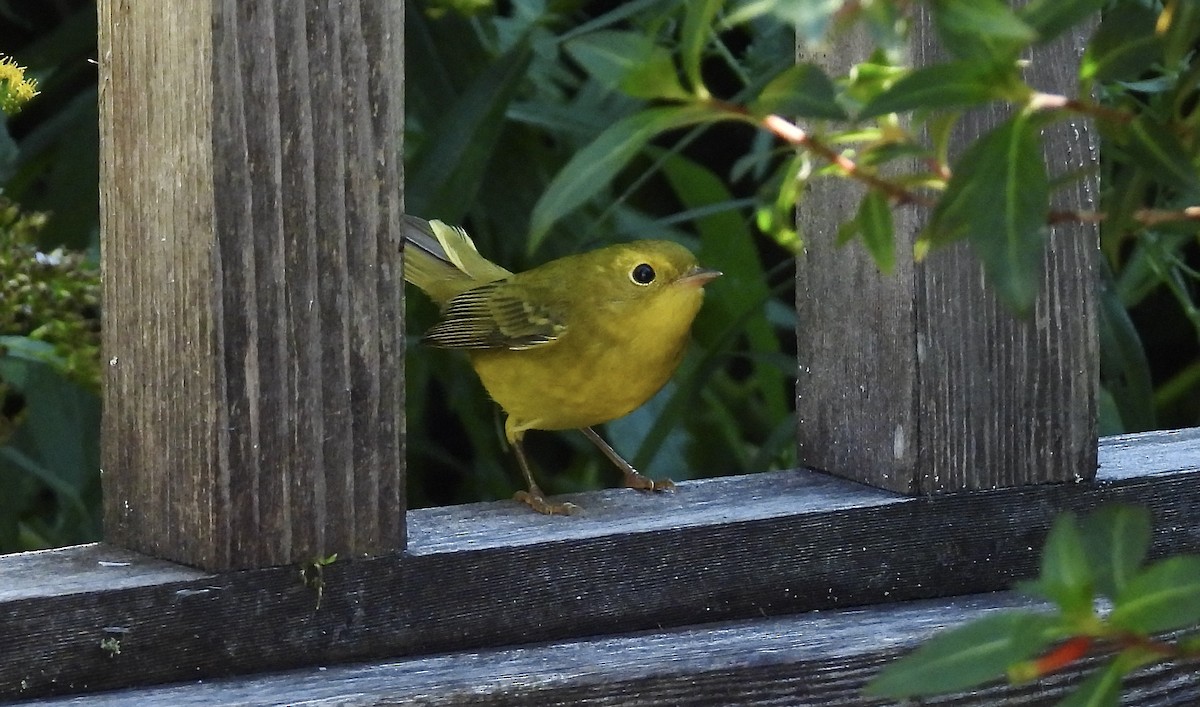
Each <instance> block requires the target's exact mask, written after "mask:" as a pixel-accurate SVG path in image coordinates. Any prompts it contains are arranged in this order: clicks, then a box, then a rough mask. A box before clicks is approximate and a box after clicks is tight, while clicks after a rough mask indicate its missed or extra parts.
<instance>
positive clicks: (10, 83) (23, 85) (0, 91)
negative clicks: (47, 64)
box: [0, 54, 38, 115]
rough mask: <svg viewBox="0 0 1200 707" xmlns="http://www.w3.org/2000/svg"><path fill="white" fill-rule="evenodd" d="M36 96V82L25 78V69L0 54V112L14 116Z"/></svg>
mask: <svg viewBox="0 0 1200 707" xmlns="http://www.w3.org/2000/svg"><path fill="white" fill-rule="evenodd" d="M36 95H38V90H37V80H36V79H27V78H25V67H23V66H17V62H15V61H13V60H12V59H11V58H10V57H7V56H4V55H2V54H0V111H4V112H5V113H7V114H8V115H16V114H17V112H18V111H20V110H21V107H22V106H24V105H25V104H26V103H28V102H29V101H30V99H32V98H33V97H34V96H36Z"/></svg>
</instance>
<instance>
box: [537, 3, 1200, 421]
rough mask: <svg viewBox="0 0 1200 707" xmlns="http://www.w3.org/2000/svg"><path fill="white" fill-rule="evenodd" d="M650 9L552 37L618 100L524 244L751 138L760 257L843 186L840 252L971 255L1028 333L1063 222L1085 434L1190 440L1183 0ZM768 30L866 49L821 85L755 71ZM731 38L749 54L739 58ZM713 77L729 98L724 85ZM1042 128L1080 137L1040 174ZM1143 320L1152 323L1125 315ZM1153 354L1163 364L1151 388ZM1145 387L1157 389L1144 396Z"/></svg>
mask: <svg viewBox="0 0 1200 707" xmlns="http://www.w3.org/2000/svg"><path fill="white" fill-rule="evenodd" d="M645 7H646V4H639V3H631V4H629V6H627V7H626V8H625V9H623V10H622V11H621V19H622V20H625V21H626V24H624V25H620V26H617V25H614V24H613V23H612V22H611V21H609V20H607V19H606V18H600V19H598V20H597V21H596V22H593V23H584V25H583V26H581V27H578V28H575V29H572V30H570V31H567V32H564V33H562V34H561V35H560V38H561V39H562V41H561V42H559V43H558V45H557V46H558V48H559V49H560V53H561V54H564V55H566V57H568V58H569V59H570V61H571V62H572V63H573V64H575V65H577V66H578V67H580V68H581V69H582V70H583V71H585V72H586V73H587V75H588V77H589V78H590V79H591V81H590V82H589V83H588V84H583V85H587V86H592V85H594V84H599V85H600V86H603V87H605V88H606V89H607V90H608V91H609V92H610V94H609V95H611V94H618V95H619V96H621V97H624V99H625V100H624V101H622V102H620V103H619V104H617V105H619V109H618V110H615V111H614V112H613V114H612V117H611V118H610V120H608V121H607V122H606V124H605V125H604V127H603V129H602V130H600V131H599V132H598V133H596V134H595V135H594V136H593V137H592V138H591V139H590V140H587V141H581V142H580V143H579V146H578V148H577V149H576V151H575V152H574V153H573V155H572V157H571V159H570V160H568V161H567V162H565V163H564V164H562V165H561V167H560V168H559V169H558V171H557V172H556V173H555V174H554V176H553V178H552V179H551V180H550V181H549V183H548V184H547V185H546V188H545V191H544V193H542V195H541V196H540V197H539V198H538V200H537V202H536V204H534V206H533V211H532V218H531V220H530V224H529V229H530V232H531V236H530V245H531V247H537V246H538V245H539V244H541V243H542V242H543V241H544V240H545V239H546V238H547V234H549V233H550V232H552V231H554V232H555V233H562V232H563V231H564V230H570V229H571V228H572V226H570V225H569V222H570V221H573V220H574V219H575V218H576V217H577V216H578V214H579V211H580V209H581V208H585V207H586V206H588V205H595V204H597V203H603V202H604V201H605V200H606V199H608V198H610V197H609V196H608V190H610V188H611V186H612V184H613V183H614V182H615V181H619V180H620V179H621V177H622V175H625V174H628V172H629V170H630V169H631V165H634V164H636V162H637V160H639V159H640V158H643V157H644V156H645V154H646V148H647V146H650V145H654V144H660V143H662V142H663V141H669V142H672V143H674V144H675V145H677V146H678V145H685V144H687V143H688V142H689V141H691V140H694V139H696V137H697V136H700V135H707V134H713V133H714V132H715V131H718V130H721V129H722V127H723V126H724V125H725V124H727V123H740V124H748V125H751V126H753V127H754V128H755V129H757V130H759V131H761V132H760V135H759V138H756V140H755V142H754V143H753V147H752V149H750V150H748V151H747V152H746V153H745V154H744V155H743V156H742V157H741V158H740V159H739V160H738V161H737V162H736V164H734V166H733V168H731V169H730V170H729V177H730V178H731V179H737V178H739V177H741V176H745V175H751V176H752V177H753V178H754V179H755V180H757V182H758V184H759V187H760V188H759V189H758V191H757V193H756V194H755V199H754V205H753V207H752V210H753V214H754V223H755V225H756V226H757V227H758V228H759V229H761V230H762V231H763V232H765V233H766V234H767V235H769V236H770V237H772V238H773V239H774V240H775V241H776V242H778V243H780V244H783V245H785V246H787V247H789V248H792V249H798V248H799V247H800V246H801V243H802V242H803V234H802V233H800V232H799V231H798V230H797V228H796V225H795V218H794V216H795V213H796V210H797V209H799V211H800V213H801V215H802V216H803V213H804V212H805V211H806V210H807V209H820V208H822V205H821V204H808V203H806V201H805V198H804V197H805V193H806V191H807V189H806V185H807V184H808V183H809V182H810V181H811V180H812V179H816V178H840V179H844V180H847V181H849V182H853V183H856V184H857V185H859V187H858V188H861V189H862V197H861V203H860V206H859V208H858V210H857V211H856V212H855V213H853V214H848V215H847V218H846V221H845V222H844V223H843V224H842V226H841V228H840V229H839V241H840V242H841V243H849V242H853V241H857V242H859V243H861V245H862V247H865V248H866V249H867V250H868V251H869V252H870V253H871V255H872V256H873V257H874V260H875V263H876V264H877V266H878V267H879V269H880V271H881V272H883V273H891V272H892V271H893V270H894V269H895V268H896V266H897V263H898V262H901V261H900V259H901V258H908V257H910V255H909V253H906V252H904V251H905V250H910V251H911V257H914V258H916V259H917V260H922V259H924V258H926V257H934V256H931V255H930V254H931V253H932V252H933V251H936V250H937V249H940V248H946V247H950V246H953V245H955V244H958V243H960V242H965V243H966V244H967V245H968V246H969V247H970V248H971V250H972V251H973V252H974V254H975V255H976V256H977V258H978V259H979V261H980V263H981V264H982V266H983V269H984V272H985V274H986V276H987V281H988V282H989V283H990V284H991V285H992V287H993V289H994V291H995V292H996V294H997V296H998V297H999V298H1000V299H1001V300H1003V301H1004V302H1005V303H1007V304H1008V305H1009V306H1010V307H1011V308H1012V309H1013V311H1015V312H1016V313H1018V314H1021V315H1029V314H1030V313H1031V312H1032V310H1033V307H1034V303H1035V301H1036V299H1037V297H1038V293H1039V288H1040V286H1041V282H1042V280H1043V278H1044V272H1043V269H1044V262H1045V259H1044V254H1043V251H1044V249H1045V247H1046V245H1047V243H1048V242H1049V239H1050V238H1051V237H1057V238H1064V237H1075V236H1071V235H1070V234H1068V233H1067V232H1065V231H1062V230H1061V228H1056V227H1059V226H1062V225H1064V224H1070V223H1099V224H1100V235H1101V248H1102V253H1103V255H1104V258H1103V261H1102V262H1101V263H1100V273H1101V277H1102V293H1101V299H1102V301H1101V306H1100V312H1099V313H1100V320H1101V321H1100V330H1101V338H1102V349H1103V365H1102V380H1103V385H1104V387H1103V391H1102V395H1101V398H1102V400H1101V429H1102V432H1103V433H1105V434H1114V433H1118V432H1122V431H1131V430H1143V429H1153V428H1155V427H1157V426H1159V424H1160V418H1164V419H1166V420H1170V422H1169V424H1171V425H1175V426H1182V425H1188V424H1196V423H1197V422H1200V403H1197V402H1196V401H1198V400H1200V306H1198V304H1197V302H1198V290H1200V238H1198V233H1200V194H1198V193H1197V191H1196V185H1197V184H1198V183H1200V176H1198V174H1200V171H1198V167H1197V165H1198V163H1200V139H1198V135H1197V125H1198V123H1200V107H1198V106H1200V102H1198V101H1197V95H1198V93H1197V91H1198V89H1200V86H1198V83H1200V62H1198V61H1197V54H1196V52H1195V50H1194V47H1196V46H1197V42H1198V41H1200V9H1198V8H1197V5H1196V4H1195V3H1186V2H1173V1H1166V2H1159V1H1156V0H1038V1H1035V2H1029V3H1025V4H1021V5H1019V6H1018V7H1013V6H1010V4H1009V3H1006V2H1003V1H1002V0H925V2H920V3H914V2H908V1H901V0H871V1H869V2H840V1H838V0H827V1H825V2H803V3H799V2H791V1H788V0H755V1H753V2H751V1H748V0H747V1H742V2H736V1H734V2H725V3H722V2H688V3H658V4H656V5H655V6H654V7H655V9H656V14H655V17H654V18H653V19H652V20H646V19H645V18H642V16H641V14H639V13H640V11H639V10H638V9H637V8H643V9H644V8H645ZM926 18H928V19H926ZM918 23H924V24H923V25H922V30H923V31H925V33H926V34H933V35H936V38H937V43H938V45H939V46H940V51H941V54H940V55H939V53H938V50H929V49H927V48H926V49H921V50H920V52H919V55H920V56H922V59H921V63H916V62H914V60H913V58H912V55H913V54H914V53H915V52H914V51H912V50H909V49H908V47H909V44H910V42H911V41H913V39H912V38H913V37H914V36H917V35H916V34H915V29H916V27H917V25H918ZM780 26H782V27H786V28H788V29H791V30H794V31H795V33H796V34H797V35H798V36H799V37H800V40H801V44H802V51H801V55H802V57H814V56H820V55H821V54H822V53H823V52H827V51H828V49H829V46H833V45H838V44H839V42H841V41H842V38H844V37H852V36H860V37H861V36H863V35H866V36H869V37H870V39H871V41H872V42H873V44H874V46H875V49H874V51H872V52H870V54H869V55H868V56H866V57H864V58H863V60H861V61H858V62H856V63H854V64H852V65H851V66H849V67H848V68H846V69H845V70H844V71H840V72H838V73H833V72H830V71H829V70H828V67H827V66H825V65H824V64H825V63H824V61H815V60H807V61H805V60H802V61H801V63H799V64H794V63H792V62H790V61H786V62H782V63H780V62H777V61H776V62H772V61H764V60H763V54H761V53H759V52H758V51H756V48H757V47H758V46H766V45H769V44H771V42H770V41H767V39H766V38H768V37H770V36H772V32H773V31H775V30H776V29H778V28H779V27H780ZM926 30H927V31H926ZM746 35H748V36H750V37H752V39H751V40H750V48H749V49H748V50H746V51H744V52H740V53H739V52H738V51H736V50H735V47H734V45H735V44H736V43H737V42H738V38H740V37H743V36H746ZM922 36H923V35H922ZM760 40H762V41H760ZM851 43H853V42H851ZM1064 43H1069V44H1072V45H1074V46H1079V45H1080V44H1081V43H1082V46H1083V51H1082V54H1078V53H1076V54H1072V55H1071V57H1072V58H1066V56H1067V55H1066V54H1065V53H1063V52H1059V51H1058V49H1057V48H1060V47H1062V46H1064ZM774 49H776V50H781V49H780V47H779V46H777V45H775V46H774ZM1056 52H1057V53H1056ZM930 56H933V57H938V56H940V58H938V59H930V58H929V57H930ZM1074 57H1078V58H1077V59H1075V58H1074ZM776 58H778V55H777V57H776ZM1063 60H1066V61H1075V64H1074V65H1068V66H1067V67H1066V69H1067V71H1068V76H1069V79H1070V80H1069V81H1067V82H1066V83H1069V84H1071V85H1072V86H1071V88H1070V89H1069V92H1068V93H1056V92H1055V91H1057V90H1062V89H1061V87H1055V88H1053V89H1051V88H1048V87H1046V86H1043V85H1039V82H1043V81H1046V80H1048V76H1049V75H1050V74H1051V73H1053V72H1046V71H1039V70H1038V69H1040V68H1043V67H1045V66H1047V65H1048V62H1060V61H1063ZM1031 66H1032V67H1033V69H1034V70H1032V71H1031V69H1030V67H1031ZM1072 74H1073V75H1072ZM714 76H722V77H726V78H727V79H728V78H730V77H732V81H729V80H727V81H725V82H724V83H723V84H722V85H720V86H717V82H716V81H714V79H713V78H712V77H714ZM981 109H987V110H988V111H990V113H989V114H990V115H992V116H1002V117H993V118H992V123H993V124H992V125H991V126H990V127H988V128H987V129H985V130H983V131H982V132H981V133H979V134H977V136H975V137H972V138H968V137H966V132H967V128H966V127H964V124H965V121H964V120H963V119H964V118H965V117H970V119H971V121H972V122H977V118H975V117H974V116H977V115H979V114H980V111H981ZM797 119H799V120H801V121H803V124H801V123H798V122H793V121H795V120H797ZM1084 123H1087V124H1089V125H1090V127H1089V128H1088V129H1087V130H1086V131H1085V130H1083V129H1082V128H1081V125H1082V124H1084ZM681 131H685V132H683V136H682V137H676V136H678V135H679V134H680V132H681ZM1052 133H1057V134H1062V133H1073V134H1074V135H1075V138H1076V141H1075V148H1074V150H1075V153H1074V154H1071V155H1066V154H1062V155H1047V149H1048V145H1049V142H1048V141H1047V137H1046V136H1047V135H1049V134H1052ZM1097 148H1098V149H1099V154H1100V156H1101V158H1100V162H1099V164H1097V163H1096V160H1095V159H1094V154H1095V153H1094V151H1095V150H1096V149H1097ZM1089 153H1090V154H1089ZM1048 160H1049V162H1048ZM1097 176H1099V180H1098V182H1097ZM850 188H852V189H853V188H856V187H850ZM1068 190H1070V191H1073V192H1074V194H1075V195H1076V196H1075V197H1073V200H1074V201H1076V202H1078V201H1080V200H1082V201H1083V202H1084V203H1085V204H1087V206H1086V207H1085V208H1074V209H1063V208H1056V207H1055V204H1058V203H1063V202H1064V201H1065V202H1071V201H1072V199H1065V200H1064V199H1063V197H1062V196H1060V195H1061V194H1062V193H1063V192H1065V191H1068ZM914 207H920V208H922V209H923V214H924V215H923V217H922V218H923V219H924V223H925V225H924V228H923V229H922V230H921V231H920V232H919V233H917V234H912V233H896V232H895V231H896V225H895V224H896V223H898V221H897V220H896V218H895V217H894V212H895V210H897V209H906V208H914ZM601 213H602V214H603V213H607V212H601ZM801 222H803V218H801ZM1138 308H1143V309H1145V310H1146V311H1145V314H1142V313H1140V312H1138V311H1134V312H1133V313H1132V314H1131V312H1130V310H1137V309H1138ZM1164 308H1165V309H1167V310H1169V311H1167V312H1164ZM1147 336H1149V337H1150V340H1151V342H1152V343H1155V344H1156V345H1160V346H1162V347H1163V349H1164V355H1163V358H1169V359H1171V360H1170V361H1169V362H1166V363H1163V364H1160V370H1152V368H1151V365H1150V361H1149V360H1148V356H1147V353H1146V351H1145V345H1146V343H1145V339H1146V337H1147ZM1160 340H1161V341H1163V343H1162V344H1158V342H1159V341H1160ZM1168 341H1169V342H1170V343H1166V342H1168ZM1181 347H1182V348H1181ZM1167 350H1169V351H1170V352H1171V353H1166V351H1167ZM1182 351H1189V352H1191V354H1190V355H1183V354H1181V353H1180V352H1182ZM1156 377H1157V378H1158V379H1160V380H1163V381H1165V382H1164V383H1162V385H1161V386H1160V387H1159V388H1158V389H1157V390H1155V388H1154V385H1153V383H1152V381H1153V379H1154V378H1156Z"/></svg>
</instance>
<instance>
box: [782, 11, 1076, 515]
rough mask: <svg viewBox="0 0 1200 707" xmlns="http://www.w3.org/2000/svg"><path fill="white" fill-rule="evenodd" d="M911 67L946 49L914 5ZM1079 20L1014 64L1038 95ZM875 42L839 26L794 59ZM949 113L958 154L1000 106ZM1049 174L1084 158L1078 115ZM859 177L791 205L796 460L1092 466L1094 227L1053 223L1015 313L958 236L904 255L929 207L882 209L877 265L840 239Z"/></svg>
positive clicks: (1054, 136)
mask: <svg viewBox="0 0 1200 707" xmlns="http://www.w3.org/2000/svg"><path fill="white" fill-rule="evenodd" d="M914 11H915V12H916V13H917V17H916V18H915V21H914V27H915V28H916V31H915V32H914V36H913V38H912V47H913V48H914V49H913V53H914V57H913V62H914V65H917V66H920V65H923V64H928V63H932V62H933V61H936V60H938V59H941V58H944V57H941V56H939V55H938V53H937V50H936V49H934V48H933V47H934V46H935V44H936V39H935V37H934V36H933V35H934V31H933V28H932V22H931V20H929V18H928V17H927V16H924V14H923V13H925V12H926V8H925V7H924V6H915V7H914ZM1086 35H1087V30H1086V29H1083V30H1080V31H1079V32H1077V33H1076V34H1074V35H1069V36H1066V37H1064V38H1063V39H1062V40H1060V41H1057V42H1055V43H1053V44H1051V45H1049V46H1046V47H1038V48H1037V49H1036V50H1035V51H1034V53H1033V56H1032V58H1031V63H1030V66H1029V69H1028V71H1027V74H1028V80H1029V81H1030V83H1031V84H1032V85H1034V86H1035V87H1037V88H1039V89H1040V90H1043V91H1048V92H1058V93H1070V92H1071V91H1072V90H1073V87H1074V83H1073V81H1074V79H1073V76H1072V70H1073V68H1074V67H1076V66H1077V65H1078V51H1079V50H1078V47H1079V46H1082V42H1083V41H1085V37H1086ZM872 45H873V43H872V42H870V41H869V40H868V39H867V38H865V37H862V36H859V37H851V38H849V39H847V40H846V41H845V43H844V44H843V45H842V46H839V47H837V48H836V49H835V50H834V51H833V52H832V53H831V54H829V55H824V56H811V57H810V56H806V57H805V58H806V59H810V60H815V61H819V62H821V63H823V64H824V65H826V66H828V67H830V68H832V69H833V70H835V71H838V70H844V69H845V68H846V67H847V66H849V65H850V64H852V63H853V62H855V61H860V60H862V59H865V58H866V56H867V55H868V53H869V51H870V47H871V46H872ZM1000 110H1001V109H999V108H997V109H995V110H990V109H989V110H977V111H972V112H970V113H968V114H967V115H966V116H965V117H964V119H963V120H962V121H961V124H960V126H959V133H958V134H957V137H956V140H955V145H956V149H957V150H958V151H960V152H961V150H962V148H963V146H964V145H965V144H967V143H968V142H969V140H970V139H971V138H973V137H976V136H978V135H981V134H982V133H983V132H984V131H986V130H987V129H988V128H989V127H991V126H993V125H995V124H997V123H999V122H1000V120H1001V119H1002V118H1003V117H1004V114H1003V113H1002V112H1000ZM1044 144H1045V154H1046V159H1047V163H1048V165H1049V167H1050V171H1051V174H1052V175H1054V174H1061V173H1064V172H1067V171H1072V170H1076V169H1078V168H1080V167H1082V166H1085V165H1094V164H1095V160H1096V150H1095V136H1094V134H1093V133H1092V131H1091V130H1090V128H1089V127H1088V126H1087V125H1086V124H1084V123H1082V122H1081V121H1076V122H1073V123H1071V124H1063V125H1059V126H1056V127H1054V128H1053V129H1051V130H1050V131H1048V133H1047V134H1046V136H1045V142H1044ZM862 194H863V189H862V188H861V187H859V186H857V185H854V184H848V183H847V182H846V181H844V180H833V179H825V180H815V181H814V183H813V184H812V186H811V188H810V190H809V191H808V192H807V193H806V195H805V197H804V199H803V201H802V202H801V204H800V207H799V220H800V224H801V229H802V231H803V232H804V233H805V234H806V241H805V245H806V249H805V252H804V254H802V255H801V256H800V257H799V259H798V262H797V275H796V282H797V288H796V289H797V291H796V307H797V336H798V342H799V374H798V381H797V419H798V423H797V430H798V443H799V449H800V462H801V463H802V464H804V465H806V466H811V467H814V468H819V469H824V470H826V471H829V472H831V473H835V474H838V475H841V476H847V477H849V478H853V479H855V480H858V481H862V482H864V483H869V484H872V485H875V486H879V487H882V488H888V489H893V490H896V491H900V492H903V493H932V492H937V491H948V490H955V489H986V488H996V487H1000V486H1013V485H1019V484H1026V483H1043V482H1047V481H1070V480H1075V479H1086V478H1091V476H1092V474H1093V473H1094V471H1095V468H1096V456H1095V453H1096V451H1095V450H1096V434H1097V433H1096V421H1095V420H1096V403H1095V391H1096V386H1097V381H1098V375H1099V369H1098V360H1099V358H1098V354H1097V350H1098V349H1097V347H1098V341H1097V333H1096V314H1095V304H1094V300H1095V293H1094V288H1095V281H1094V275H1093V267H1094V265H1093V258H1094V257H1095V256H1096V251H1097V236H1096V229H1095V227H1094V226H1086V227H1085V226H1078V225H1070V226H1067V225H1061V226H1056V227H1055V228H1054V229H1053V233H1052V235H1051V238H1050V241H1049V247H1048V248H1047V250H1046V254H1045V258H1044V263H1045V269H1044V276H1043V278H1042V285H1041V290H1042V292H1041V296H1040V297H1039V298H1038V300H1037V303H1036V305H1035V308H1034V312H1033V315H1032V316H1031V317H1030V318H1029V319H1028V320H1020V319H1017V318H1015V317H1014V316H1013V315H1012V313H1011V312H1009V311H1008V310H1007V309H1006V308H1005V307H1004V305H1002V304H1001V303H999V302H998V301H997V299H996V297H995V295H994V294H993V292H992V291H991V290H990V288H989V287H988V285H987V284H986V283H985V282H984V280H983V273H982V267H981V266H980V264H979V263H978V261H976V260H975V259H974V257H973V256H972V255H971V254H970V252H969V251H968V249H967V248H966V246H965V244H960V245H957V246H955V247H953V248H950V249H946V250H942V251H937V252H935V253H933V254H932V255H931V256H930V257H929V258H928V259H927V260H926V261H925V262H923V263H920V264H914V263H913V262H912V259H911V257H910V253H911V251H912V244H913V242H914V240H915V237H916V235H917V233H918V232H919V230H920V228H921V227H922V226H923V225H924V223H925V219H926V218H927V217H928V214H927V213H925V212H924V211H923V210H920V209H915V208H911V207H907V208H903V209H900V210H899V211H898V213H897V215H896V221H895V224H896V241H897V253H898V258H897V261H898V262H897V268H896V271H895V273H894V274H892V275H890V276H885V275H882V274H880V273H879V272H878V271H877V269H876V268H875V265H874V263H873V262H872V260H871V258H870V256H869V255H867V253H866V252H865V249H863V248H862V247H861V246H860V245H857V244H856V245H853V246H850V247H846V248H838V247H837V246H836V245H835V242H836V240H837V227H838V225H839V224H840V223H842V222H843V221H846V220H848V219H850V218H852V217H853V216H854V213H855V212H856V210H857V208H858V202H859V200H860V199H861V197H862ZM1095 194H1096V182H1095V179H1088V180H1085V181H1084V182H1083V183H1082V184H1080V185H1078V186H1076V187H1073V188H1070V189H1063V190H1060V191H1059V192H1058V193H1056V195H1055V203H1054V206H1055V207H1056V208H1069V209H1081V208H1082V209H1091V208H1094V207H1095V204H1094V199H1095Z"/></svg>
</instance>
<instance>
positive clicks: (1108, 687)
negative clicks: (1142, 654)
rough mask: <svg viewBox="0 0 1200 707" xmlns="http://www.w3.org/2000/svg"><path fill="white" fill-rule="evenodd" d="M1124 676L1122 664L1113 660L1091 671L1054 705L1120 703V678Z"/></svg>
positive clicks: (1100, 706) (1078, 706)
mask: <svg viewBox="0 0 1200 707" xmlns="http://www.w3.org/2000/svg"><path fill="white" fill-rule="evenodd" d="M1124 677H1125V670H1124V669H1123V666H1122V665H1120V664H1119V663H1118V662H1117V661H1115V660H1114V661H1112V662H1110V663H1109V664H1108V665H1107V666H1105V667H1104V670H1100V671H1097V672H1095V673H1092V674H1091V675H1090V676H1088V679H1087V680H1084V681H1083V682H1081V683H1079V687H1077V688H1075V691H1074V692H1072V693H1071V694H1070V695H1068V696H1067V697H1066V699H1064V700H1062V701H1061V702H1059V703H1058V705H1056V707H1116V706H1117V705H1118V704H1119V703H1120V697H1121V679H1122V678H1124Z"/></svg>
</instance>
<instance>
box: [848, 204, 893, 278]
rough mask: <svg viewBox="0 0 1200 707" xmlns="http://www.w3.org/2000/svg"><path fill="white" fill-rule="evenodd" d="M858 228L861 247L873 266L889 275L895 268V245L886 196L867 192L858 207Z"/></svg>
mask: <svg viewBox="0 0 1200 707" xmlns="http://www.w3.org/2000/svg"><path fill="white" fill-rule="evenodd" d="M856 220H857V221H858V225H859V228H860V229H861V232H862V237H863V245H865V246H866V247H867V251H868V252H869V253H870V254H871V257H872V258H873V259H874V260H875V265H876V266H877V267H878V268H879V269H880V270H882V271H883V272H884V273H887V274H891V272H892V270H894V269H895V267H896V243H895V233H894V228H893V226H892V205H891V204H890V203H889V202H888V199H887V196H886V195H884V194H883V193H882V192H878V191H875V190H872V191H869V192H867V195H866V196H864V197H863V200H862V203H860V204H859V205H858V217H857V218H856Z"/></svg>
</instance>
